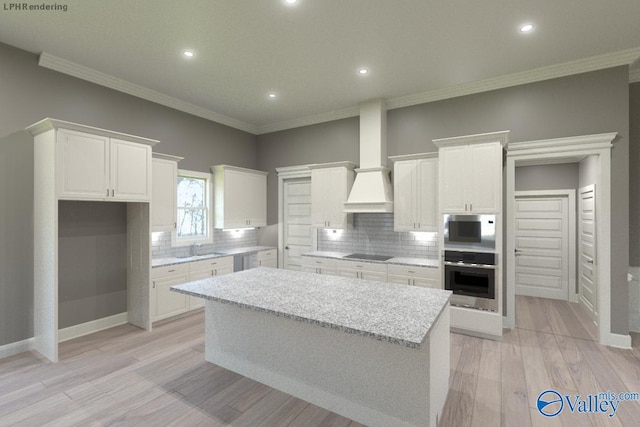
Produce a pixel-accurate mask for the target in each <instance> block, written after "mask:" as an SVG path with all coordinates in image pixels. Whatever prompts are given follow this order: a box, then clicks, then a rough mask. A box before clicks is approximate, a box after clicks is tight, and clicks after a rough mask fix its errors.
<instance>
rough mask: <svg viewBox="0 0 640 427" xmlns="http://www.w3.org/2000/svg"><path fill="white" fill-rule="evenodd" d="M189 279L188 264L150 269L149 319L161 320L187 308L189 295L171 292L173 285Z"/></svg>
mask: <svg viewBox="0 0 640 427" xmlns="http://www.w3.org/2000/svg"><path fill="white" fill-rule="evenodd" d="M188 281H189V265H188V264H176V265H169V266H166V267H157V268H154V269H152V270H151V320H152V321H156V320H162V319H166V318H167V317H171V316H175V315H177V314H180V313H184V312H185V311H188V310H189V296H188V295H184V294H178V293H176V292H171V290H170V289H169V288H170V287H171V286H173V285H179V284H181V283H186V282H188Z"/></svg>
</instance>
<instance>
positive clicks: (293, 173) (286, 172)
mask: <svg viewBox="0 0 640 427" xmlns="http://www.w3.org/2000/svg"><path fill="white" fill-rule="evenodd" d="M309 166H310V165H298V166H286V167H281V168H276V173H277V174H278V268H284V208H285V206H284V184H285V181H288V180H291V179H300V178H309V179H311V169H310V168H309ZM317 247H318V234H317V233H312V243H311V249H312V250H315V249H316V248H317Z"/></svg>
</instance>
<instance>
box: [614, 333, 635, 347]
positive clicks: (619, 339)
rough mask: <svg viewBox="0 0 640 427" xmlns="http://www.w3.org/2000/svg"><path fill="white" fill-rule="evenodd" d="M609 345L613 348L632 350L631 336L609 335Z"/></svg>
mask: <svg viewBox="0 0 640 427" xmlns="http://www.w3.org/2000/svg"><path fill="white" fill-rule="evenodd" d="M608 345H609V346H611V347H617V348H622V349H625V350H630V349H631V335H620V334H609V342H608Z"/></svg>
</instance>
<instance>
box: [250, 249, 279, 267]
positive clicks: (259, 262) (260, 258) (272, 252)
mask: <svg viewBox="0 0 640 427" xmlns="http://www.w3.org/2000/svg"><path fill="white" fill-rule="evenodd" d="M249 266H250V268H256V267H270V268H278V251H277V250H276V249H268V250H266V251H260V252H258V253H257V254H253V255H251V259H250V263H249Z"/></svg>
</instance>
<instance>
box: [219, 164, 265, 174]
mask: <svg viewBox="0 0 640 427" xmlns="http://www.w3.org/2000/svg"><path fill="white" fill-rule="evenodd" d="M216 170H234V171H238V172H245V173H253V174H256V175H264V176H267V175H269V172H265V171H259V170H256V169H248V168H241V167H239V166H231V165H213V166H211V172H213V173H215V171H216Z"/></svg>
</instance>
